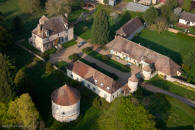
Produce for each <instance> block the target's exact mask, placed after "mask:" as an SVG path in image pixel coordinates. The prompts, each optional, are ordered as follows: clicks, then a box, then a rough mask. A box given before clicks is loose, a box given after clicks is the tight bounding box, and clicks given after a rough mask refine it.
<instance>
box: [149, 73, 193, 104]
mask: <svg viewBox="0 0 195 130" xmlns="http://www.w3.org/2000/svg"><path fill="white" fill-rule="evenodd" d="M147 82H148V83H150V84H153V85H155V86H157V87H160V88H162V89H165V90H168V91H170V92H172V93H175V94H177V95H179V96H182V97H185V98H188V99H191V100H193V101H195V89H193V90H194V91H192V90H189V89H187V88H184V87H182V86H179V85H176V84H174V83H171V82H169V81H166V80H163V79H162V78H160V77H158V76H156V77H154V78H152V79H151V80H149V81H147Z"/></svg>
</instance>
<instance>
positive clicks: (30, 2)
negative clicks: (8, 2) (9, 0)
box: [19, 0, 41, 14]
mask: <svg viewBox="0 0 195 130" xmlns="http://www.w3.org/2000/svg"><path fill="white" fill-rule="evenodd" d="M19 6H20V8H21V9H22V11H23V12H24V13H29V14H33V13H38V12H39V11H40V10H41V6H40V0H19Z"/></svg>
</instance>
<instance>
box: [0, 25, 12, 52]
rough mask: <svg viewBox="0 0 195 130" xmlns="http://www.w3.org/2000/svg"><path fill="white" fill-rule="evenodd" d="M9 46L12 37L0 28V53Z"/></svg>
mask: <svg viewBox="0 0 195 130" xmlns="http://www.w3.org/2000/svg"><path fill="white" fill-rule="evenodd" d="M11 44H12V36H11V35H10V33H9V32H8V31H7V30H6V29H5V28H3V27H1V26H0V51H4V50H5V49H6V48H7V47H8V46H9V45H11Z"/></svg>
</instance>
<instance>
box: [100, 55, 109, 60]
mask: <svg viewBox="0 0 195 130" xmlns="http://www.w3.org/2000/svg"><path fill="white" fill-rule="evenodd" d="M102 59H103V60H105V61H108V60H110V57H109V56H107V55H102Z"/></svg>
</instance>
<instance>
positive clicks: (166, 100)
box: [141, 90, 195, 130]
mask: <svg viewBox="0 0 195 130" xmlns="http://www.w3.org/2000/svg"><path fill="white" fill-rule="evenodd" d="M144 91H145V92H147V93H148V91H146V90H144ZM141 102H142V104H143V105H144V106H145V107H146V109H147V110H148V111H149V112H150V113H151V114H152V115H153V116H154V117H155V121H156V126H157V128H160V129H168V130H169V129H170V130H184V129H185V130H186V129H193V125H194V122H195V109H193V108H191V107H190V106H188V105H186V104H184V103H182V102H180V101H179V100H177V99H175V98H173V97H169V96H165V95H162V94H151V93H150V94H149V95H143V98H142V101H141Z"/></svg>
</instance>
